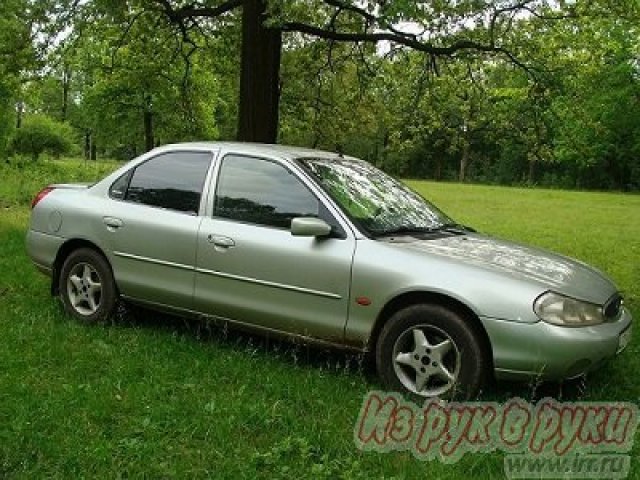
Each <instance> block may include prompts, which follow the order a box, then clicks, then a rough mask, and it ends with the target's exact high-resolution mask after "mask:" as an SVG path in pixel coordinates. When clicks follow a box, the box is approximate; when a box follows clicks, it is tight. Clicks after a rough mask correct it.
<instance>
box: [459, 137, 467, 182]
mask: <svg viewBox="0 0 640 480" xmlns="http://www.w3.org/2000/svg"><path fill="white" fill-rule="evenodd" d="M469 147H470V145H469V140H468V139H467V138H464V140H463V143H462V156H461V157H460V175H459V178H458V180H459V181H460V182H464V181H465V180H466V178H467V167H468V166H469V150H470V148H469Z"/></svg>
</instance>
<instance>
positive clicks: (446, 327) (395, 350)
mask: <svg viewBox="0 0 640 480" xmlns="http://www.w3.org/2000/svg"><path fill="white" fill-rule="evenodd" d="M376 367H377V370H378V374H379V375H380V377H381V379H382V381H383V382H384V383H385V385H386V386H387V387H388V388H391V389H393V390H399V391H405V392H408V393H409V394H410V395H411V396H412V397H414V398H418V399H422V400H424V399H425V398H432V397H440V398H460V399H468V398H473V397H475V396H476V395H477V394H478V392H479V391H480V389H481V388H482V386H483V384H484V380H485V378H486V377H487V371H488V368H489V362H488V359H487V355H486V353H485V352H484V349H483V348H482V344H481V343H480V340H479V338H478V335H477V334H476V332H475V331H474V329H472V328H471V327H470V326H469V325H468V324H467V322H466V321H465V320H464V319H463V318H462V317H460V316H459V315H458V314H456V313H454V312H452V311H450V310H448V309H446V308H445V307H442V306H440V305H429V304H424V305H413V306H410V307H407V308H405V309H402V310H400V311H398V312H396V313H395V314H394V315H393V316H392V317H391V318H390V319H389V321H388V322H387V324H386V325H385V326H384V328H383V329H382V332H381V333H380V336H379V338H378V342H377V345H376Z"/></svg>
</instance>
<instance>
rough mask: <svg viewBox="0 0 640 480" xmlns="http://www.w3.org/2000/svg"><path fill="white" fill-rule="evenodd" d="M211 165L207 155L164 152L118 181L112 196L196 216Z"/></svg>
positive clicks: (209, 156)
mask: <svg viewBox="0 0 640 480" xmlns="http://www.w3.org/2000/svg"><path fill="white" fill-rule="evenodd" d="M210 163H211V154H210V153H206V152H170V153H163V154H160V155H158V156H157V157H153V158H152V159H151V160H148V161H146V162H144V163H142V164H140V165H138V166H137V167H136V168H135V169H134V170H133V172H132V173H127V174H125V175H123V176H122V177H120V178H119V179H118V180H116V182H115V183H114V184H113V186H112V187H111V196H112V197H113V198H118V199H122V200H125V201H128V202H133V203H141V204H144V205H150V206H153V207H161V208H167V209H169V210H177V211H179V212H185V213H189V214H192V215H197V213H198V210H199V209H200V196H201V195H202V187H203V186H204V180H205V177H206V175H207V170H208V169H209V164H210ZM129 176H130V178H129ZM127 183H128V186H127ZM124 188H126V192H125V191H124Z"/></svg>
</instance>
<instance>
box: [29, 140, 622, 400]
mask: <svg viewBox="0 0 640 480" xmlns="http://www.w3.org/2000/svg"><path fill="white" fill-rule="evenodd" d="M32 207H33V210H32V214H31V222H30V226H29V231H28V235H27V248H28V252H29V255H30V257H31V259H32V260H33V262H34V263H35V265H36V266H37V267H38V268H39V269H40V270H41V271H43V272H45V273H47V274H48V275H50V276H51V279H52V282H51V290H52V293H53V294H54V295H59V296H60V298H61V300H62V303H63V305H64V308H65V309H66V311H67V312H68V313H69V314H70V315H72V316H73V317H76V318H78V319H80V320H83V321H87V322H98V321H103V320H105V319H107V318H108V317H109V316H110V315H111V314H112V312H113V310H114V306H115V305H116V302H117V300H118V299H119V298H123V299H125V300H127V301H130V302H133V303H137V304H142V305H144V306H147V307H149V308H152V309H157V310H162V311H168V312H171V313H176V314H179V315H195V316H198V317H206V318H211V319H214V320H217V321H220V322H224V323H228V324H230V325H232V326H233V325H237V326H239V327H248V328H251V329H254V330H258V331H261V332H263V333H264V334H266V335H278V336H289V337H291V336H292V337H298V338H302V339H304V340H306V341H308V342H318V343H322V344H327V345H335V346H340V347H346V348H350V349H354V350H358V351H364V352H369V353H370V354H371V355H372V356H373V358H375V363H376V367H377V370H378V373H379V375H380V377H381V379H382V381H383V383H384V384H385V386H386V387H388V388H392V389H396V390H400V391H405V392H407V393H409V394H410V395H413V396H418V397H453V396H456V397H458V398H469V397H474V396H476V395H477V393H478V392H479V391H480V389H481V388H482V386H483V384H484V383H485V382H486V381H487V380H488V379H490V378H491V377H492V376H494V377H497V378H509V379H530V378H531V377H535V378H538V379H543V380H544V379H565V378H572V377H576V376H579V375H582V374H584V373H585V372H587V371H589V370H591V369H593V368H596V367H597V366H599V365H600V364H602V363H603V362H604V361H605V360H607V359H609V358H611V357H614V356H615V355H616V354H617V353H619V352H620V351H622V350H623V349H624V348H625V346H626V344H627V343H628V341H629V339H630V337H631V315H630V313H629V311H628V310H627V309H626V308H625V307H624V306H623V301H622V297H621V295H620V293H619V292H618V289H617V288H616V286H615V285H614V284H613V282H612V281H611V280H610V279H609V278H607V277H606V276H605V275H604V274H603V273H601V272H599V271H598V270H596V269H594V268H592V267H590V266H588V265H585V264H584V263H581V262H579V261H576V260H572V259H570V258H567V257H564V256H561V255H557V254H554V253H550V252H547V251H544V250H540V249H537V248H532V247H527V246H524V245H520V244H517V243H513V242H508V241H505V240H499V239H496V238H492V237H490V236H487V235H483V234H480V233H476V232H475V231H473V230H472V229H470V228H468V227H465V226H463V225H459V224H457V223H456V222H454V221H453V220H452V219H451V218H449V217H448V216H447V215H445V214H444V213H443V212H442V211H440V210H439V209H438V208H436V207H435V206H434V205H432V204H431V203H429V202H428V201H426V200H425V199H423V198H422V197H421V196H419V195H418V194H416V193H414V192H413V191H412V190H410V189H409V188H408V187H407V186H405V185H404V184H403V183H401V182H399V181H396V180H394V179H393V178H391V177H389V176H388V175H386V174H385V173H383V172H381V171H380V170H378V169H376V168H375V167H373V166H372V165H370V164H369V163H367V162H365V161H362V160H358V159H356V158H352V157H348V156H344V155H340V154H335V153H327V152H320V151H315V150H307V149H302V148H294V147H284V146H277V145H259V144H242V143H190V144H178V145H168V146H164V147H160V148H157V149H155V150H152V151H150V152H148V153H146V154H144V155H142V156H141V157H139V158H137V159H135V160H133V161H131V162H129V163H128V164H126V165H124V166H123V167H121V168H119V169H118V170H116V171H115V172H113V173H112V174H110V175H109V176H107V177H106V178H104V179H103V180H101V181H99V182H97V183H95V184H93V185H81V184H64V185H50V186H48V187H46V188H45V189H43V190H42V191H41V192H40V193H38V195H37V196H36V197H35V199H34V201H33V205H32Z"/></svg>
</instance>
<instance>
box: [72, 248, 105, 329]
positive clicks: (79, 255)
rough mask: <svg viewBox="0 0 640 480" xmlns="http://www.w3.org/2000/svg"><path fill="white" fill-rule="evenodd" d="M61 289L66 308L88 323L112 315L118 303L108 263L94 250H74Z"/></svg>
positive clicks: (102, 319) (74, 315)
mask: <svg viewBox="0 0 640 480" xmlns="http://www.w3.org/2000/svg"><path fill="white" fill-rule="evenodd" d="M59 291H60V296H61V298H62V303H63V305H64V308H65V310H66V311H67V312H68V313H69V314H71V315H72V316H73V317H75V318H77V319H79V320H82V321H85V322H101V321H104V320H106V319H107V318H109V316H110V315H111V314H112V313H113V310H114V307H115V304H116V289H115V282H114V280H113V275H112V273H111V268H110V267H109V264H108V263H107V261H106V260H105V259H104V257H103V256H102V255H100V254H99V253H98V252H96V251H95V250H92V249H89V248H81V249H78V250H75V251H74V252H72V253H71V254H70V255H69V256H68V257H67V259H66V260H65V261H64V264H63V265H62V270H61V271H60V279H59Z"/></svg>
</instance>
